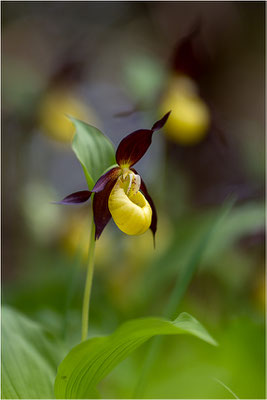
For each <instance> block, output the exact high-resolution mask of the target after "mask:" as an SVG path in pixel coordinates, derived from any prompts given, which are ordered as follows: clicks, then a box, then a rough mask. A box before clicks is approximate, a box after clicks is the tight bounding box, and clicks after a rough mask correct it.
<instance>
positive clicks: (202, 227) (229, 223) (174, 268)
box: [138, 202, 265, 301]
mask: <svg viewBox="0 0 267 400" xmlns="http://www.w3.org/2000/svg"><path fill="white" fill-rule="evenodd" d="M227 208H228V203H227V202H226V203H225V205H224V206H223V207H222V209H221V210H220V211H218V210H216V211H215V212H214V211H212V212H205V213H202V214H196V215H192V216H188V215H186V216H185V217H184V218H183V219H182V218H181V219H180V221H179V225H178V226H177V229H176V231H175V232H174V235H173V238H172V241H170V244H169V245H168V247H167V248H166V250H165V252H164V253H162V254H161V255H160V256H159V257H157V258H155V259H154V260H152V262H151V265H150V266H149V268H148V269H147V272H146V274H145V275H144V277H143V282H142V283H141V284H140V289H139V290H140V291H141V293H145V295H144V296H145V297H146V299H147V301H149V299H150V300H151V299H152V298H153V297H154V296H155V294H156V293H158V292H159V290H160V288H161V287H162V286H164V285H168V284H169V282H170V281H172V280H173V279H174V277H176V276H177V274H180V273H181V271H184V269H186V267H187V265H188V264H189V263H190V262H191V258H192V257H195V256H196V261H198V260H197V259H198V258H201V268H208V266H209V265H212V268H213V272H214V273H215V268H214V265H216V263H218V261H219V260H221V259H222V257H223V254H224V252H225V251H229V248H231V247H234V245H235V244H236V243H237V242H238V240H240V239H241V238H242V237H244V236H245V235H248V234H251V233H253V232H257V230H259V229H261V228H263V221H264V212H265V210H264V205H263V204H261V203H253V204H248V205H244V206H238V207H233V208H232V209H231V204H230V203H229V210H227ZM228 211H230V212H228ZM224 214H225V218H223V220H222V221H221V222H220V224H219V225H218V226H217V222H216V221H217V219H218V221H219V220H220V219H221V217H223V216H224ZM214 224H215V225H216V229H214V228H215V225H214ZM207 238H208V245H207V243H206V244H205V242H206V240H207ZM202 243H204V244H205V246H204V245H202ZM202 247H203V248H202ZM198 252H200V253H201V256H200V255H198ZM202 253H203V254H202ZM199 261H200V260H199ZM162 265H164V268H162ZM152 271H153V273H152ZM216 272H217V271H216ZM219 272H220V271H218V273H219ZM222 272H223V271H221V273H222ZM148 279H149V286H147V280H148ZM138 296H140V294H138Z"/></svg>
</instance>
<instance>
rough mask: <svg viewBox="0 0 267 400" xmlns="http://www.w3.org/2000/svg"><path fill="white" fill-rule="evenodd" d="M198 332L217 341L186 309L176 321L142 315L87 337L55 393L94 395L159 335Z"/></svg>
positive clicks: (67, 360) (71, 358) (62, 395)
mask: <svg viewBox="0 0 267 400" xmlns="http://www.w3.org/2000/svg"><path fill="white" fill-rule="evenodd" d="M177 334H190V335H194V336H196V337H198V338H200V339H202V340H204V341H206V342H207V343H210V344H212V345H216V342H215V340H214V339H213V338H212V337H211V336H210V335H209V333H208V332H207V331H206V329H205V328H204V327H203V326H202V325H201V324H200V323H199V322H198V321H197V320H196V319H195V318H193V317H192V316H190V315H189V314H187V313H182V314H180V315H179V316H178V318H176V319H175V320H174V321H168V320H164V319H161V318H142V319H136V320H131V321H128V322H126V323H124V324H123V325H121V326H120V327H119V328H118V329H117V330H116V331H115V332H114V333H113V334H111V335H109V336H105V337H98V338H93V339H89V340H86V341H84V342H82V343H80V344H79V345H77V346H76V347H74V348H73V349H72V350H71V351H70V353H69V354H68V355H67V357H66V358H65V359H64V360H63V362H62V363H61V364H60V366H59V368H58V374H57V377H56V381H55V395H56V398H58V399H85V398H92V397H93V392H92V391H93V390H95V388H96V385H97V384H98V383H99V382H100V381H101V380H102V379H103V378H104V377H105V376H106V375H107V374H108V373H109V372H110V371H111V370H112V369H114V368H115V367H116V365H118V364H119V363H120V362H121V361H123V360H124V359H125V358H126V357H127V356H128V355H129V354H130V353H132V352H133V351H134V350H135V349H136V348H137V347H139V346H140V345H141V344H142V343H144V342H145V341H147V340H148V339H150V338H151V337H153V336H155V335H177Z"/></svg>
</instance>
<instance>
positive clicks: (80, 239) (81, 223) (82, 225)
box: [61, 210, 112, 266]
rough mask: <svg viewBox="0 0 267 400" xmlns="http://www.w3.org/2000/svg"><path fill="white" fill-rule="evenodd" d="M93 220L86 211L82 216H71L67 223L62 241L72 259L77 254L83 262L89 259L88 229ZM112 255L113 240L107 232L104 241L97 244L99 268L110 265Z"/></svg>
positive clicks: (63, 247) (96, 252) (96, 254)
mask: <svg viewBox="0 0 267 400" xmlns="http://www.w3.org/2000/svg"><path fill="white" fill-rule="evenodd" d="M91 218H92V215H90V214H89V213H88V210H86V212H84V211H82V212H80V214H79V213H78V214H77V213H75V216H74V215H70V216H69V219H68V220H67V221H66V226H65V232H64V234H63V236H62V239H61V247H62V249H63V251H64V252H66V253H67V254H68V255H69V256H71V257H75V255H76V254H77V255H79V256H80V258H81V260H82V262H86V260H87V258H88V250H89V234H88V227H89V226H90V219H91ZM111 253H112V238H111V235H110V234H108V231H107V234H106V235H104V236H103V239H102V240H100V241H99V242H98V243H97V246H96V251H95V259H96V264H97V265H98V266H102V265H106V264H108V262H109V260H110V254H111Z"/></svg>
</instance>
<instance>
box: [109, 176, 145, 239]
mask: <svg viewBox="0 0 267 400" xmlns="http://www.w3.org/2000/svg"><path fill="white" fill-rule="evenodd" d="M138 178H139V179H138ZM139 187H140V177H139V175H135V174H134V173H132V172H130V173H129V174H128V175H127V177H126V179H123V178H122V177H120V178H119V179H118V181H117V183H116V184H115V186H114V188H113V189H112V191H111V193H110V196H109V199H108V208H109V211H110V213H111V215H112V218H113V220H114V222H115V224H116V225H117V226H118V228H119V229H120V230H121V231H122V232H124V233H126V234H127V235H140V234H142V233H144V232H146V231H147V230H148V229H149V227H150V225H151V219H152V210H151V207H150V205H149V203H148V201H147V200H146V198H145V197H144V196H143V194H142V193H141V192H140V191H139ZM137 188H138V189H137ZM136 189H137V190H136Z"/></svg>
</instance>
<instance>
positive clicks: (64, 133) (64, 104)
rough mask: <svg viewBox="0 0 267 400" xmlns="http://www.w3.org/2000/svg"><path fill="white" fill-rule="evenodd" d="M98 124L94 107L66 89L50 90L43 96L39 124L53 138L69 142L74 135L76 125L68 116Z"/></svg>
mask: <svg viewBox="0 0 267 400" xmlns="http://www.w3.org/2000/svg"><path fill="white" fill-rule="evenodd" d="M68 115H69V116H72V117H75V118H77V119H80V120H82V121H84V120H86V121H90V123H91V125H97V124H98V122H97V118H96V116H95V113H94V111H93V110H92V109H90V108H89V107H88V106H87V105H85V104H84V103H83V102H82V101H81V100H79V99H78V98H77V97H75V95H74V94H73V93H71V92H70V91H68V90H66V89H53V90H50V91H49V92H48V93H47V94H46V95H45V96H44V98H43V100H42V102H41V105H40V109H39V125H40V128H41V130H42V132H43V133H44V134H46V135H48V136H49V137H51V138H52V139H54V140H56V141H59V142H63V143H69V142H71V141H72V138H73V135H74V131H75V128H74V125H73V123H72V122H71V121H70V120H69V118H68V117H67V116H68Z"/></svg>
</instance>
